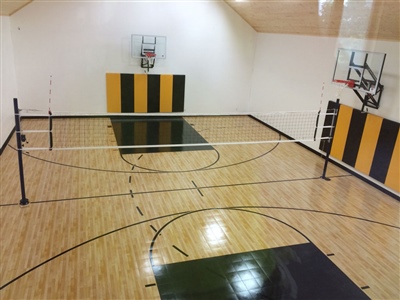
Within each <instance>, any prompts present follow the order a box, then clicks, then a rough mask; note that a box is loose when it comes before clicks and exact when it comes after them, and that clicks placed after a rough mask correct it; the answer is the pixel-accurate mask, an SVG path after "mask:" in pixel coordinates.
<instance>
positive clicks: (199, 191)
mask: <svg viewBox="0 0 400 300" xmlns="http://www.w3.org/2000/svg"><path fill="white" fill-rule="evenodd" d="M192 183H193V185H194V186H195V188H196V190H197V191H198V192H199V194H200V195H201V196H202V197H204V195H203V193H202V192H201V191H200V189H199V188H198V187H197V185H196V183H194V181H193V180H192Z"/></svg>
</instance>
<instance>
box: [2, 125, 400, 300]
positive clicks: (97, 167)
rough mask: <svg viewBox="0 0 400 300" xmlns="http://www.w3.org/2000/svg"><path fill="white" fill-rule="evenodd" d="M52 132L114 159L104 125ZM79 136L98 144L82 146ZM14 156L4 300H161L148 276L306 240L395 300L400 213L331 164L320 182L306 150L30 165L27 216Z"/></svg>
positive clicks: (37, 159)
mask: <svg viewBox="0 0 400 300" xmlns="http://www.w3.org/2000/svg"><path fill="white" fill-rule="evenodd" d="M43 122H44V121H41V120H23V126H24V127H25V128H26V129H28V128H36V129H37V128H40V127H45V126H46V125H45V124H44V123H43ZM54 122H55V124H54V128H59V130H61V129H60V128H64V129H63V130H66V129H65V128H75V129H73V131H75V133H74V134H71V135H70V136H69V137H68V140H64V141H66V144H63V146H68V145H69V146H71V145H78V146H79V145H81V144H80V141H81V140H85V143H86V144H85V145H86V146H88V145H90V143H92V144H93V143H94V144H95V145H96V144H98V145H104V143H105V144H106V145H115V137H114V134H113V130H112V128H111V127H110V124H109V123H110V121H109V119H106V118H105V119H81V120H77V119H65V120H64V119H59V120H55V121H54ZM188 122H189V123H191V124H194V125H193V126H194V127H195V128H196V126H195V125H196V120H190V119H188ZM84 123H88V124H89V123H90V126H92V127H95V128H98V130H99V133H98V136H95V137H93V136H91V137H87V136H86V137H85V136H83V137H82V136H80V134H79V133H78V129H76V128H79V124H84ZM77 124H78V125H77ZM55 130H56V129H55ZM197 130H198V131H199V132H200V133H201V131H202V130H201V128H199V127H198V128H197ZM260 130H268V129H267V128H264V127H263V128H260ZM201 134H202V133H201ZM203 134H206V133H205V128H203ZM57 138H58V137H57V135H55V137H54V139H55V145H56V144H57V143H61V140H60V141H58V140H57ZM75 138H76V139H77V140H76V141H74V140H73V139H75ZM205 138H206V139H207V140H210V139H212V135H211V136H207V137H205ZM88 139H89V140H90V139H93V140H92V141H91V142H87V141H88ZM28 141H29V144H26V146H29V145H35V144H36V145H38V146H43V145H42V144H46V142H47V140H46V138H43V137H38V136H35V135H33V134H32V135H30V136H28ZM43 141H44V142H43ZM69 143H70V144H69ZM87 143H89V144H87ZM13 147H15V137H13V138H12V139H11V141H10V143H9V147H6V149H5V150H4V152H3V153H2V155H1V156H0V163H1V167H0V171H1V181H0V182H1V190H0V204H1V206H0V218H1V231H0V234H1V235H0V242H1V245H0V246H1V248H0V266H1V272H0V286H1V290H0V298H1V299H159V298H160V295H159V292H158V289H157V286H156V285H155V282H156V281H155V277H154V274H153V269H152V267H153V266H157V265H162V264H167V263H172V262H181V261H185V260H194V259H201V258H206V257H215V256H220V255H226V254H233V253H240V252H246V251H251V250H258V249H266V248H274V247H279V246H287V245H294V244H299V243H303V242H305V241H306V240H307V239H308V240H310V241H311V242H312V243H313V244H314V245H316V246H317V247H318V248H319V249H320V250H321V251H322V252H323V253H325V254H327V255H328V254H330V255H329V259H330V260H331V261H332V262H333V263H334V264H335V265H336V266H337V267H338V268H339V269H341V270H342V271H343V272H344V273H345V274H346V275H347V276H348V277H349V278H350V279H351V280H352V281H353V282H354V283H355V284H356V285H357V286H359V287H360V288H363V291H364V293H365V294H366V295H367V296H369V297H370V298H372V299H399V295H400V289H399V282H400V268H399V261H400V260H399V258H400V257H399V249H400V227H399V226H400V220H399V212H400V210H399V208H400V203H399V202H398V201H396V200H395V199H393V198H391V197H389V196H388V195H386V194H384V193H382V192H380V191H379V190H377V189H375V188H373V187H371V186H370V185H368V184H366V183H365V182H363V181H361V180H359V179H358V178H356V177H354V176H352V175H350V174H349V173H346V172H345V171H343V170H342V169H339V168H337V167H335V166H334V165H332V164H330V165H329V168H328V173H327V175H328V177H330V178H331V181H325V180H322V179H320V178H319V177H320V175H321V173H322V168H323V163H324V160H323V158H321V157H318V156H317V155H315V154H313V153H311V152H309V151H307V150H306V149H304V148H302V147H301V146H299V145H297V144H294V143H279V144H276V143H272V144H255V145H225V146H215V147H214V148H215V149H214V150H206V151H193V152H192V151H183V152H164V153H144V154H129V155H124V156H123V157H121V155H120V154H119V151H118V150H115V149H102V150H75V151H30V152H29V153H26V155H24V168H25V181H26V182H25V183H26V193H27V198H28V199H29V200H30V205H29V206H28V207H24V208H21V207H19V206H18V203H19V200H20V199H21V195H20V189H19V177H18V176H19V175H18V163H17V153H16V151H15V148H13ZM123 158H124V159H123ZM177 248H178V249H180V250H181V251H178V250H177ZM182 252H183V253H185V254H186V255H183V254H182ZM150 253H151V256H152V257H151V258H152V262H151V260H150ZM152 263H153V266H152ZM306 275H307V274H305V276H306Z"/></svg>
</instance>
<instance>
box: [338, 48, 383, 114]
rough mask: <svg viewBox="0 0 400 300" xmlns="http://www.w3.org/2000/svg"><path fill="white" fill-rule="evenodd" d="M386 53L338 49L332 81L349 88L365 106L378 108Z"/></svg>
mask: <svg viewBox="0 0 400 300" xmlns="http://www.w3.org/2000/svg"><path fill="white" fill-rule="evenodd" d="M385 58H386V53H378V52H366V51H359V50H350V49H338V54H337V58H336V65H335V69H334V72H333V78H332V83H333V84H335V85H342V87H343V88H351V89H352V90H353V91H354V93H355V94H356V95H357V97H358V98H359V99H360V101H361V102H362V103H363V105H362V108H361V110H362V111H363V110H364V108H365V107H371V108H375V109H378V108H379V105H380V101H381V95H382V91H383V85H382V84H381V83H380V79H381V75H382V70H383V65H384V64H385ZM362 94H364V96H362Z"/></svg>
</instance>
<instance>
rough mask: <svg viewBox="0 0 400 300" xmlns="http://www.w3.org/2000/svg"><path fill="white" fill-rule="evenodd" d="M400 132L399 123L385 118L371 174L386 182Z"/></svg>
mask: <svg viewBox="0 0 400 300" xmlns="http://www.w3.org/2000/svg"><path fill="white" fill-rule="evenodd" d="M398 133H399V123H396V122H394V121H390V120H387V119H383V122H382V127H381V131H380V133H379V138H378V143H377V145H376V149H375V154H374V159H373V161H372V165H371V171H370V173H369V175H370V176H371V177H372V178H375V179H376V180H378V181H380V182H382V183H384V182H385V179H386V175H387V172H388V169H389V165H390V161H391V159H392V155H393V150H394V146H395V144H396V139H397V135H398Z"/></svg>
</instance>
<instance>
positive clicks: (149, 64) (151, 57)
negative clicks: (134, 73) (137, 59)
mask: <svg viewBox="0 0 400 300" xmlns="http://www.w3.org/2000/svg"><path fill="white" fill-rule="evenodd" d="M155 62H156V54H155V53H153V52H146V53H145V54H144V57H143V58H142V63H141V64H140V66H141V67H142V68H146V69H147V72H148V71H149V70H150V69H151V68H153V67H154V64H155Z"/></svg>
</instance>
